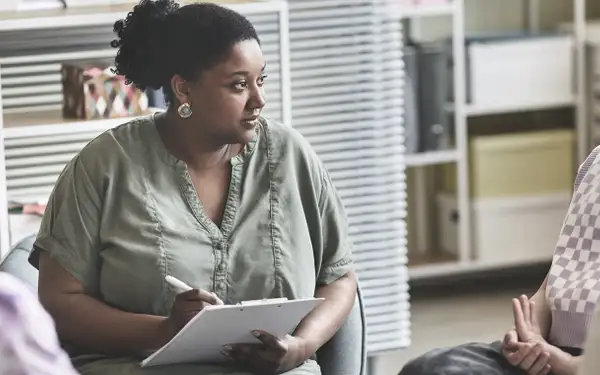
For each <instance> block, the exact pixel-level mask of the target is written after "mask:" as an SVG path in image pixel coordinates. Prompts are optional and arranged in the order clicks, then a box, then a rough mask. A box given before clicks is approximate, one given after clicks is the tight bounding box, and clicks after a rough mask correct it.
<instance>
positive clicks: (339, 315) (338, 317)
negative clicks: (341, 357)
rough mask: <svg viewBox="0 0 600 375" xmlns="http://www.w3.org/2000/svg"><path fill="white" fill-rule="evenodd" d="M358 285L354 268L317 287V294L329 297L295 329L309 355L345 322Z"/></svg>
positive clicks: (307, 356)
mask: <svg viewBox="0 0 600 375" xmlns="http://www.w3.org/2000/svg"><path fill="white" fill-rule="evenodd" d="M356 288H357V285H356V277H355V275H354V272H349V273H347V274H346V275H345V276H342V277H341V278H340V279H338V280H336V281H334V282H333V283H331V284H329V285H324V286H320V287H318V288H317V290H316V293H315V297H317V298H325V301H324V302H323V303H322V304H321V305H319V306H318V307H317V308H316V309H314V310H313V311H312V312H311V313H310V314H309V315H308V316H306V318H304V320H303V321H302V322H301V323H300V325H299V326H298V328H297V329H296V332H295V333H294V336H296V337H298V338H302V339H303V340H304V342H305V344H306V353H305V354H306V355H305V358H309V357H310V356H312V355H313V354H314V353H315V352H316V351H317V350H318V349H319V348H320V347H321V346H323V345H324V344H325V343H326V342H327V341H329V339H331V338H332V337H333V335H334V334H335V333H336V332H337V330H338V329H339V328H340V327H341V326H342V324H344V321H345V320H346V317H347V316H348V314H349V313H350V310H351V309H352V306H353V304H354V300H355V298H356Z"/></svg>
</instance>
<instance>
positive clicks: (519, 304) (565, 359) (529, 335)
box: [502, 296, 576, 375]
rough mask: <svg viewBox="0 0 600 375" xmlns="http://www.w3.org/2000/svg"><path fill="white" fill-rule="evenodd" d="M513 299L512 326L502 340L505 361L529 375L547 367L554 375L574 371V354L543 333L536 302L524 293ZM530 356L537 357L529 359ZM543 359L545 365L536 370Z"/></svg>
mask: <svg viewBox="0 0 600 375" xmlns="http://www.w3.org/2000/svg"><path fill="white" fill-rule="evenodd" d="M512 302H513V316H514V320H515V330H511V331H509V332H508V333H507V334H506V335H505V337H504V340H503V342H502V354H503V355H504V357H505V358H506V359H507V360H508V362H509V363H511V364H513V365H514V366H517V367H519V368H521V369H523V370H525V371H526V372H527V373H528V374H529V375H542V374H545V373H547V372H544V371H546V370H545V369H546V368H547V367H549V368H550V369H551V370H552V372H553V373H554V374H556V375H575V374H576V364H575V361H574V360H573V356H571V355H570V354H569V353H566V352H564V351H563V350H561V349H560V348H557V347H556V346H554V345H551V344H549V343H548V342H546V340H545V339H544V337H543V336H542V334H541V330H540V326H539V324H538V322H537V318H536V316H537V315H536V314H535V303H534V302H533V301H530V300H529V299H528V298H527V296H521V297H519V298H518V299H516V298H515V299H513V301H512ZM527 358H528V359H527ZM533 358H537V359H535V360H534V361H533V362H532V359H533ZM544 362H545V363H546V365H545V366H544V367H543V370H542V372H539V371H538V369H539V364H540V363H544ZM536 371H538V372H536Z"/></svg>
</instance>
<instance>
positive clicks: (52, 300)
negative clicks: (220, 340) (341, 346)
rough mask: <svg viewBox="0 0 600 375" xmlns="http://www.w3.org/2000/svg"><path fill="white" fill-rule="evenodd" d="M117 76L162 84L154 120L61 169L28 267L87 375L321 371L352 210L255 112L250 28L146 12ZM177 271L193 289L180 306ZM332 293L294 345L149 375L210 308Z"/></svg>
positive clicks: (286, 136) (275, 340) (351, 290)
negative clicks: (151, 355) (147, 363)
mask: <svg viewBox="0 0 600 375" xmlns="http://www.w3.org/2000/svg"><path fill="white" fill-rule="evenodd" d="M115 31H116V33H117V35H118V39H117V40H116V41H114V42H113V46H114V47H116V48H118V54H117V57H116V61H115V65H116V72H117V73H119V74H122V75H124V76H125V77H126V78H127V80H129V81H131V82H133V83H134V84H135V85H137V86H138V87H140V88H142V89H144V88H146V87H153V88H155V89H158V88H163V89H164V90H165V94H166V98H167V99H168V101H169V108H168V110H167V111H166V113H164V114H157V115H154V116H149V117H147V118H142V119H141V120H137V121H132V122H130V123H127V124H124V125H122V126H119V127H117V128H115V129H112V130H110V131H108V132H106V133H104V134H103V135H101V136H99V137H98V138H97V139H95V140H93V141H92V142H91V143H89V144H88V145H87V146H86V147H85V148H84V149H83V150H82V151H81V152H80V153H79V155H77V156H76V157H75V158H74V159H73V161H72V162H71V163H70V164H69V165H68V166H67V167H66V169H65V170H64V172H63V173H62V174H61V176H60V178H59V180H58V182H57V184H56V187H55V190H54V192H53V194H52V196H51V198H50V200H49V203H48V207H47V209H46V213H45V215H44V219H43V223H42V226H41V230H40V233H39V235H38V238H37V240H36V244H35V249H34V251H33V253H32V256H31V262H32V264H34V265H39V270H40V279H39V294H40V298H41V301H42V303H43V304H44V306H45V307H46V308H47V310H48V311H49V312H50V314H51V315H52V316H53V318H54V319H55V321H56V325H57V330H58V333H59V336H60V337H61V339H62V340H63V341H64V342H65V344H67V345H68V346H69V349H70V352H71V354H72V356H73V357H74V358H73V361H74V363H75V365H76V367H77V369H78V370H79V371H80V372H81V373H82V374H90V375H105V374H106V375H108V374H110V375H120V374H123V375H125V374H126V375H131V374H146V373H148V374H163V373H164V374H167V373H169V374H178V375H179V374H181V375H184V374H194V375H209V374H211V375H221V374H248V373H251V372H254V373H259V374H271V373H287V374H290V375H291V374H293V375H300V374H311V375H315V374H319V373H320V370H319V366H318V365H317V363H316V362H315V361H314V359H315V358H314V355H315V352H316V351H317V349H318V348H319V347H321V346H322V345H323V344H324V343H326V342H327V341H328V340H329V339H330V338H331V337H332V336H333V335H334V333H335V332H336V330H337V329H338V328H339V327H340V326H341V324H342V323H343V322H344V320H345V319H346V317H347V316H348V314H349V311H350V309H351V306H352V304H353V302H354V299H355V293H356V280H355V277H354V274H353V271H352V268H351V265H352V261H351V244H350V242H349V241H348V234H347V229H346V222H345V217H344V213H343V208H342V204H341V202H340V199H339V198H338V195H337V194H336V192H335V189H334V187H333V185H332V182H331V180H330V178H329V176H328V174H327V172H326V171H325V169H324V168H323V166H322V165H321V163H320V162H319V160H318V158H317V156H316V155H315V153H314V152H313V151H312V150H311V148H310V147H309V145H308V144H307V142H306V141H305V140H304V139H303V138H302V137H301V136H300V135H298V134H297V133H296V132H295V131H293V130H291V129H289V128H287V127H284V126H281V125H278V124H274V123H272V122H271V121H268V120H266V119H264V118H262V117H260V113H261V110H262V109H263V107H264V106H265V99H264V95H263V89H262V86H263V84H264V81H265V78H266V75H265V62H264V58H263V54H262V52H261V48H260V44H259V39H258V36H257V35H256V32H255V30H254V28H253V26H252V25H251V23H250V22H249V21H248V20H247V19H246V18H244V17H243V16H241V15H239V14H237V13H235V12H233V11H232V10H229V9H226V8H223V7H220V6H217V5H214V4H193V5H188V6H185V7H181V8H180V7H178V5H177V4H176V3H174V2H173V1H170V0H158V1H156V2H152V1H142V2H141V3H140V4H139V5H137V6H136V7H135V8H134V9H133V12H131V13H129V15H128V16H127V19H125V20H122V21H119V22H117V23H116V24H115ZM167 274H169V275H172V276H174V277H175V278H177V279H180V280H182V281H183V282H185V283H186V284H188V285H191V286H192V287H194V288H196V289H194V290H192V291H189V292H185V293H182V294H179V295H176V292H175V291H174V290H173V289H172V288H169V286H168V285H167V284H166V283H165V276H166V275H167ZM313 296H317V297H323V298H325V302H324V303H322V304H321V305H320V306H319V307H318V308H316V309H315V310H314V311H313V312H312V313H311V314H310V315H309V316H307V317H306V318H305V319H304V320H303V321H302V322H301V324H300V325H299V327H298V328H297V329H296V330H295V332H294V333H293V334H292V335H289V336H286V337H272V336H270V335H269V333H268V332H262V333H261V334H260V336H259V339H260V340H261V341H262V344H261V345H253V346H243V345H241V346H240V345H235V344H236V343H231V344H232V345H231V347H229V346H227V347H225V348H223V352H224V354H225V355H227V356H229V357H230V358H231V361H228V362H227V365H223V366H221V365H219V366H217V365H206V364H190V365H173V366H166V367H164V368H160V369H158V368H155V369H152V370H148V369H140V366H139V362H140V359H142V358H144V357H145V356H146V355H147V353H148V352H149V351H153V350H156V349H158V348H159V347H161V346H162V345H163V344H165V343H166V342H168V341H169V340H170V339H171V338H172V337H173V336H174V335H175V334H176V333H177V332H178V330H179V329H180V328H181V327H182V326H183V325H185V324H186V323H187V322H188V321H189V320H190V319H191V318H192V317H193V316H194V315H195V314H196V313H197V312H198V311H200V310H201V309H202V308H203V307H204V306H206V305H209V304H217V303H222V302H224V303H227V304H234V303H238V302H240V301H244V300H254V299H262V298H276V297H286V298H288V299H297V298H308V297H313Z"/></svg>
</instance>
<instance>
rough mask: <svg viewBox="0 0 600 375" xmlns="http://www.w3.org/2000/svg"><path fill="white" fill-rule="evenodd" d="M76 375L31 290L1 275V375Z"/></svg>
mask: <svg viewBox="0 0 600 375" xmlns="http://www.w3.org/2000/svg"><path fill="white" fill-rule="evenodd" d="M59 374H60V375H77V372H76V371H75V369H74V368H73V366H72V365H71V361H70V359H69V357H68V355H67V354H66V353H65V352H64V351H63V350H62V348H61V347H60V344H59V341H58V337H57V335H56V331H55V326H54V322H53V320H52V318H51V317H50V315H49V314H48V313H47V312H46V310H44V308H43V307H42V305H41V304H40V303H39V301H38V299H37V296H36V295H35V294H34V293H33V292H32V291H31V289H30V288H28V287H27V286H25V285H24V284H23V283H22V282H21V281H19V280H18V279H16V278H15V277H13V276H11V275H9V274H7V273H5V272H0V375H59Z"/></svg>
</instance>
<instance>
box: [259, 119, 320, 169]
mask: <svg viewBox="0 0 600 375" xmlns="http://www.w3.org/2000/svg"><path fill="white" fill-rule="evenodd" d="M261 120H262V122H261V124H262V128H263V129H264V132H265V133H266V135H267V136H266V138H267V142H268V145H267V146H268V147H269V149H270V151H271V154H272V157H273V158H275V159H276V160H275V161H277V162H279V163H283V162H285V163H296V164H300V165H305V166H306V167H308V168H310V169H313V170H315V171H321V169H322V165H321V160H320V159H319V157H318V155H317V153H316V152H315V149H314V148H313V146H312V145H311V144H310V143H309V141H308V140H307V139H306V138H305V137H304V135H303V134H302V133H301V132H300V131H298V130H297V129H295V128H293V127H291V126H288V125H284V124H282V123H280V122H277V121H273V120H269V119H266V118H261Z"/></svg>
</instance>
